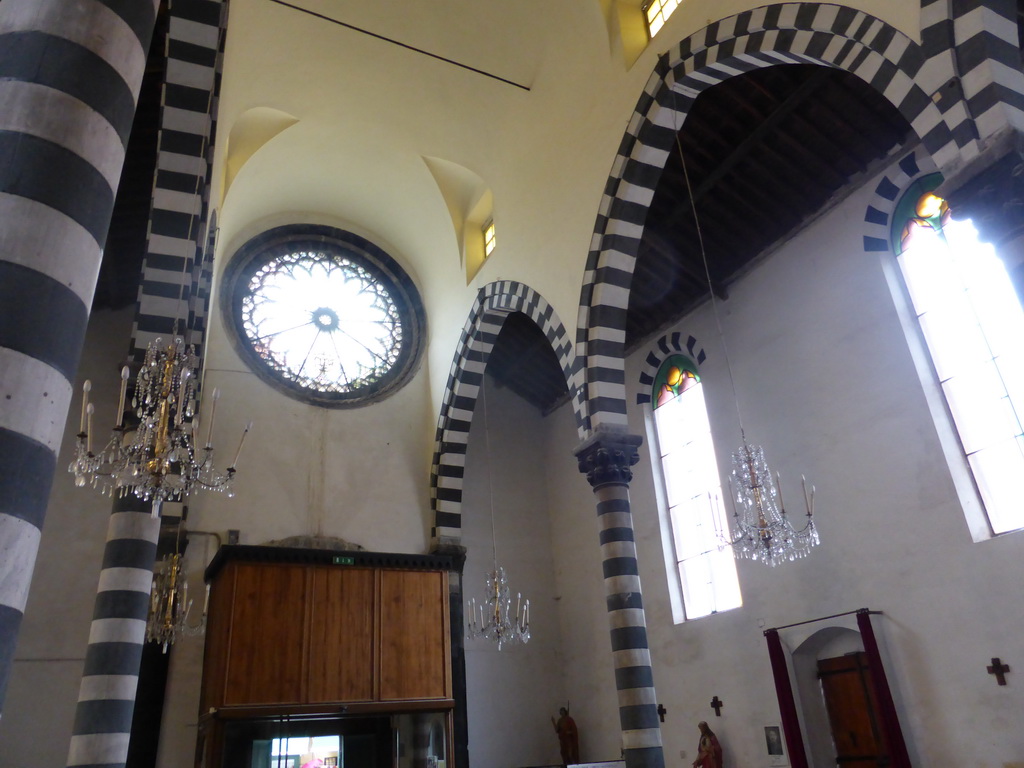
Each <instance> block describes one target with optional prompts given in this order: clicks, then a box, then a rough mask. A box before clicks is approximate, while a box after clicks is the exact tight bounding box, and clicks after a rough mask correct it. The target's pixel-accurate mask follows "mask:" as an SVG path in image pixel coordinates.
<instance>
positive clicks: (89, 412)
mask: <svg viewBox="0 0 1024 768" xmlns="http://www.w3.org/2000/svg"><path fill="white" fill-rule="evenodd" d="M95 410H96V409H95V408H94V407H93V405H92V403H89V405H87V406H86V407H85V413H86V419H87V423H86V426H87V427H88V429H86V432H87V434H88V438H87V439H88V442H87V443H86V445H85V450H86V451H87V452H88V453H90V454H91V453H92V414H93V412H94V411H95Z"/></svg>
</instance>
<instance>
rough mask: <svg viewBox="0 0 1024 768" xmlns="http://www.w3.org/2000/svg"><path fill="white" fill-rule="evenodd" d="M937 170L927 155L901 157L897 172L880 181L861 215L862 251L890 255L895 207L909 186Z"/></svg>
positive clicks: (922, 152)
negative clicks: (863, 225)
mask: <svg viewBox="0 0 1024 768" xmlns="http://www.w3.org/2000/svg"><path fill="white" fill-rule="evenodd" d="M936 170H938V169H937V168H936V167H935V164H934V163H933V162H932V161H931V158H930V157H928V154H927V153H926V152H924V151H922V150H921V149H917V150H915V151H914V152H911V153H910V154H909V155H907V156H906V157H904V158H903V159H902V160H900V162H899V163H898V165H897V166H896V168H894V169H892V170H891V171H890V172H889V173H887V174H886V175H885V176H883V177H882V180H881V181H879V182H878V185H877V186H876V187H875V193H874V195H873V196H872V197H871V202H870V203H868V207H867V209H866V210H865V212H864V224H865V230H864V250H865V251H868V252H869V253H885V252H891V251H892V216H893V213H894V212H895V210H896V204H897V203H898V202H899V200H900V197H902V195H903V192H904V191H905V190H906V189H907V188H908V187H909V186H910V185H911V183H912V182H913V181H914V180H915V179H917V178H919V177H921V176H926V175H928V174H930V173H935V171H936Z"/></svg>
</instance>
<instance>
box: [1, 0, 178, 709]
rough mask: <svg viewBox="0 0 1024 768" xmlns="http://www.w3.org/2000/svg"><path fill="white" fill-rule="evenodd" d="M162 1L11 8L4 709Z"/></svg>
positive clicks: (44, 2) (53, 1)
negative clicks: (104, 246) (41, 531)
mask: <svg viewBox="0 0 1024 768" xmlns="http://www.w3.org/2000/svg"><path fill="white" fill-rule="evenodd" d="M157 4H158V2H157V0H136V1H135V2H130V3H129V2H119V1H118V0H76V2H73V3H72V2H67V1H66V0H4V2H3V3H0V104H3V108H2V109H0V703H2V701H3V697H4V694H5V692H6V689H7V682H8V678H9V676H10V671H11V664H12V660H13V656H14V648H15V644H16V642H17V637H18V631H19V629H20V626H21V620H22V615H23V612H24V608H25V600H26V597H27V594H28V587H29V583H30V582H31V578H32V570H33V568H34V565H35V559H36V553H37V551H38V547H39V535H40V528H41V526H42V522H43V517H44V516H45V513H46V503H47V499H48V497H49V493H50V484H51V483H52V480H53V473H54V469H55V464H56V453H57V449H58V447H59V445H60V440H61V436H62V433H63V430H64V420H65V418H66V416H67V412H68V406H69V404H70V402H71V382H72V381H73V380H74V373H75V369H76V368H77V367H78V358H79V355H80V354H81V348H82V340H83V338H84V335H85V326H86V322H87V320H88V316H89V306H90V304H91V302H92V294H93V290H94V289H95V286H96V276H97V274H98V272H99V265H100V258H101V254H102V247H103V243H104V240H105V239H106V233H107V228H108V227H109V225H110V214H111V210H112V208H113V204H114V193H115V191H116V189H117V183H118V179H119V177H120V172H121V166H122V164H123V162H124V152H125V145H126V144H127V141H128V135H129V133H130V131H131V125H132V118H133V116H134V113H135V103H136V98H137V95H138V90H139V86H140V84H141V82H142V73H143V70H144V68H145V64H146V52H147V50H148V48H149V41H150V37H151V36H152V32H153V27H154V23H155V19H156V9H157Z"/></svg>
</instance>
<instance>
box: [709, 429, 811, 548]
mask: <svg viewBox="0 0 1024 768" xmlns="http://www.w3.org/2000/svg"><path fill="white" fill-rule="evenodd" d="M732 464H733V466H732V475H731V477H730V478H729V486H730V488H731V490H732V497H733V503H734V504H735V513H734V514H733V526H732V528H733V529H732V536H733V537H732V538H731V539H728V540H723V542H722V545H723V546H731V547H732V549H733V554H734V555H735V556H736V557H737V558H745V559H748V560H759V561H761V562H763V563H767V564H768V565H770V566H773V567H774V566H776V565H778V564H779V563H786V562H793V561H794V560H797V559H799V558H802V557H806V556H807V554H808V553H809V552H810V551H811V548H812V547H815V546H817V545H818V544H819V543H821V541H820V539H819V538H818V531H817V529H816V528H815V527H814V517H813V515H814V486H813V485H812V486H811V490H810V493H808V491H807V479H806V478H804V477H801V481H802V483H803V496H804V507H805V509H806V512H807V522H806V523H805V524H804V527H803V528H800V529H799V530H797V529H796V528H795V527H794V526H793V523H792V522H791V521H790V519H789V518H788V517H787V516H786V507H785V505H784V503H783V500H782V481H781V478H780V477H779V475H778V474H776V475H775V477H774V478H773V477H772V473H771V470H769V469H768V463H767V462H766V461H765V458H764V449H763V448H761V446H759V445H749V444H748V443H747V442H746V440H744V442H743V445H741V446H740V448H739V450H737V451H736V452H735V453H734V454H733V455H732Z"/></svg>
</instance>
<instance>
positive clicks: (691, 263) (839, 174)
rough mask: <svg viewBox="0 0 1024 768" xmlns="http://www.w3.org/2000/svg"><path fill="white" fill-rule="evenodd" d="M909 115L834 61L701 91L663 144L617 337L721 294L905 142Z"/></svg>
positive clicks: (643, 330) (637, 335)
mask: <svg viewBox="0 0 1024 768" xmlns="http://www.w3.org/2000/svg"><path fill="white" fill-rule="evenodd" d="M909 132H910V126H909V124H908V123H907V121H906V120H905V119H904V118H903V116H902V115H901V114H900V113H899V112H898V111H897V110H896V108H895V107H894V106H892V104H890V103H889V101H887V100H886V99H885V98H884V97H883V96H882V95H881V94H879V93H878V92H877V91H876V90H875V89H874V88H871V87H870V86H868V85H867V84H866V83H864V82H863V81H862V80H860V79H859V78H858V77H856V76H854V75H851V74H849V73H848V72H844V71H843V70H839V69H829V68H826V67H821V66H817V65H813V64H795V65H780V66H774V67H767V68H765V69H759V70H755V71H753V72H751V73H749V74H746V75H742V76H739V77H734V78H732V79H730V80H726V81H725V82H724V83H721V84H720V85H717V86H715V87H713V88H709V89H708V90H706V91H704V92H703V93H702V94H701V95H700V97H699V98H698V99H697V101H696V102H695V103H694V106H693V109H692V111H691V113H690V115H689V117H688V118H687V120H686V122H685V124H684V126H683V128H682V130H681V131H680V132H679V147H681V149H682V153H683V157H685V160H686V169H687V171H688V172H689V176H690V186H691V187H692V189H693V202H692V203H691V200H690V195H689V194H688V192H687V185H686V179H685V176H684V172H683V163H682V161H681V160H680V156H679V152H678V151H674V152H671V153H670V154H669V159H668V162H667V164H666V166H665V170H664V172H663V173H662V176H661V181H660V182H659V184H658V188H657V190H656V192H655V195H654V199H653V200H652V202H651V206H650V209H649V210H648V214H647V222H646V224H645V225H644V234H643V239H642V242H641V244H640V250H639V253H638V255H637V262H636V269H635V272H634V274H633V285H632V288H631V291H630V297H629V313H628V316H627V326H626V345H627V347H633V346H635V345H637V344H639V343H640V342H642V341H643V340H644V339H646V338H647V337H649V336H650V335H652V334H653V333H655V332H656V331H657V330H659V329H660V328H663V327H664V326H666V325H668V324H670V323H673V322H675V321H676V320H678V319H679V318H680V317H682V316H683V315H685V314H687V313H688V312H689V311H691V310H692V309H693V308H694V307H696V306H697V305H698V304H700V303H701V302H703V301H704V300H706V299H707V298H708V297H709V295H710V293H709V287H708V281H707V277H706V275H705V266H704V260H703V258H702V256H701V249H700V239H699V238H698V235H697V227H696V226H695V223H694V214H693V209H694V207H695V208H696V211H697V218H698V220H699V222H700V233H701V235H702V236H703V240H704V248H705V251H706V252H707V269H708V272H710V275H711V283H712V285H713V286H714V289H715V293H716V295H717V296H718V297H719V298H725V297H727V295H728V289H729V285H730V284H731V283H732V282H734V281H735V280H736V279H737V278H738V277H739V276H741V275H742V274H743V273H744V271H745V270H747V269H749V267H750V266H751V264H752V263H754V262H756V261H757V259H758V258H759V257H763V256H765V255H767V253H768V252H770V251H771V249H772V246H773V245H775V244H776V243H778V242H780V241H781V240H783V239H785V238H786V237H787V236H788V235H789V234H791V233H792V232H794V231H796V230H797V229H799V228H800V227H802V226H803V225H804V224H805V223H807V222H808V221H809V220H810V219H811V218H813V217H814V216H815V215H816V214H818V213H820V212H821V211H822V209H823V208H825V207H827V206H828V205H829V204H830V203H835V202H837V201H838V200H839V199H841V198H842V196H843V194H844V192H849V191H850V190H852V189H853V188H854V187H855V182H856V181H857V180H859V179H863V178H864V176H865V175H866V174H867V173H870V172H872V171H874V170H876V169H877V168H878V167H879V165H880V164H881V162H882V161H884V159H885V158H886V157H887V156H889V155H890V154H891V153H892V152H893V150H895V149H897V148H899V147H901V146H903V145H904V144H905V142H906V139H907V136H908V134H909Z"/></svg>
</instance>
